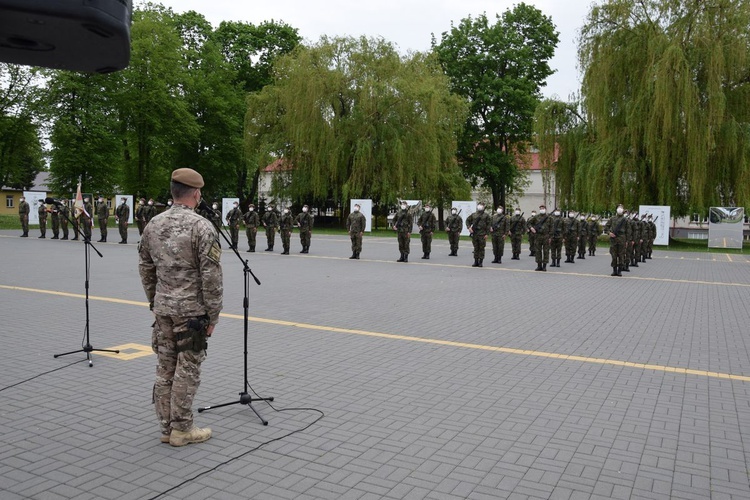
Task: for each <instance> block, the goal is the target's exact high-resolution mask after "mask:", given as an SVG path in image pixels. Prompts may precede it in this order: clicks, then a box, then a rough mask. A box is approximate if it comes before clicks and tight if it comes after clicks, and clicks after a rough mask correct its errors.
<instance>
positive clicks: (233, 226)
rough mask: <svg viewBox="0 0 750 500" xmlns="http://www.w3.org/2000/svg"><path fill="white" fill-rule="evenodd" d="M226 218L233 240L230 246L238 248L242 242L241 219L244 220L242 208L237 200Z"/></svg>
mask: <svg viewBox="0 0 750 500" xmlns="http://www.w3.org/2000/svg"><path fill="white" fill-rule="evenodd" d="M226 220H227V225H228V226H229V236H230V237H231V240H232V246H231V247H230V248H234V249H235V250H236V249H237V245H238V244H239V242H240V221H241V220H242V210H240V204H239V203H237V202H236V201H235V202H234V203H233V204H232V209H231V210H230V211H229V212H227V216H226Z"/></svg>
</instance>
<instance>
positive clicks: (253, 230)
mask: <svg viewBox="0 0 750 500" xmlns="http://www.w3.org/2000/svg"><path fill="white" fill-rule="evenodd" d="M242 219H243V220H244V221H245V235H247V251H248V252H254V251H255V237H256V236H257V235H258V226H260V215H258V212H256V211H255V205H250V206H249V207H248V209H247V212H246V213H245V215H243V216H242Z"/></svg>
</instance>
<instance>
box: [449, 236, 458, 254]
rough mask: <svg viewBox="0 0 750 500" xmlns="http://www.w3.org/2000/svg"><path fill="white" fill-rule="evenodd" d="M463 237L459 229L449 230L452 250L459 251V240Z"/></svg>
mask: <svg viewBox="0 0 750 500" xmlns="http://www.w3.org/2000/svg"><path fill="white" fill-rule="evenodd" d="M460 239H461V233H460V232H458V231H448V242H449V243H450V245H451V252H453V253H456V252H458V242H459V240H460Z"/></svg>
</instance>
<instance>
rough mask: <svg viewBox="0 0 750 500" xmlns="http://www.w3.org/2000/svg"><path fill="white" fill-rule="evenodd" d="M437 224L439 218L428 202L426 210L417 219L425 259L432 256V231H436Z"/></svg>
mask: <svg viewBox="0 0 750 500" xmlns="http://www.w3.org/2000/svg"><path fill="white" fill-rule="evenodd" d="M436 226H437V219H435V214H433V213H432V207H431V206H430V204H429V203H427V204H425V206H424V212H422V215H420V216H419V220H417V227H419V234H420V236H421V240H422V254H423V255H422V258H423V259H429V258H430V252H432V233H434V232H435V227H436Z"/></svg>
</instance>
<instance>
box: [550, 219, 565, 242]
mask: <svg viewBox="0 0 750 500" xmlns="http://www.w3.org/2000/svg"><path fill="white" fill-rule="evenodd" d="M551 219H552V224H551V226H552V228H551V233H552V234H550V236H552V237H553V238H562V237H563V230H564V229H565V221H564V220H563V218H562V216H560V215H553V216H552V217H551Z"/></svg>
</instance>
